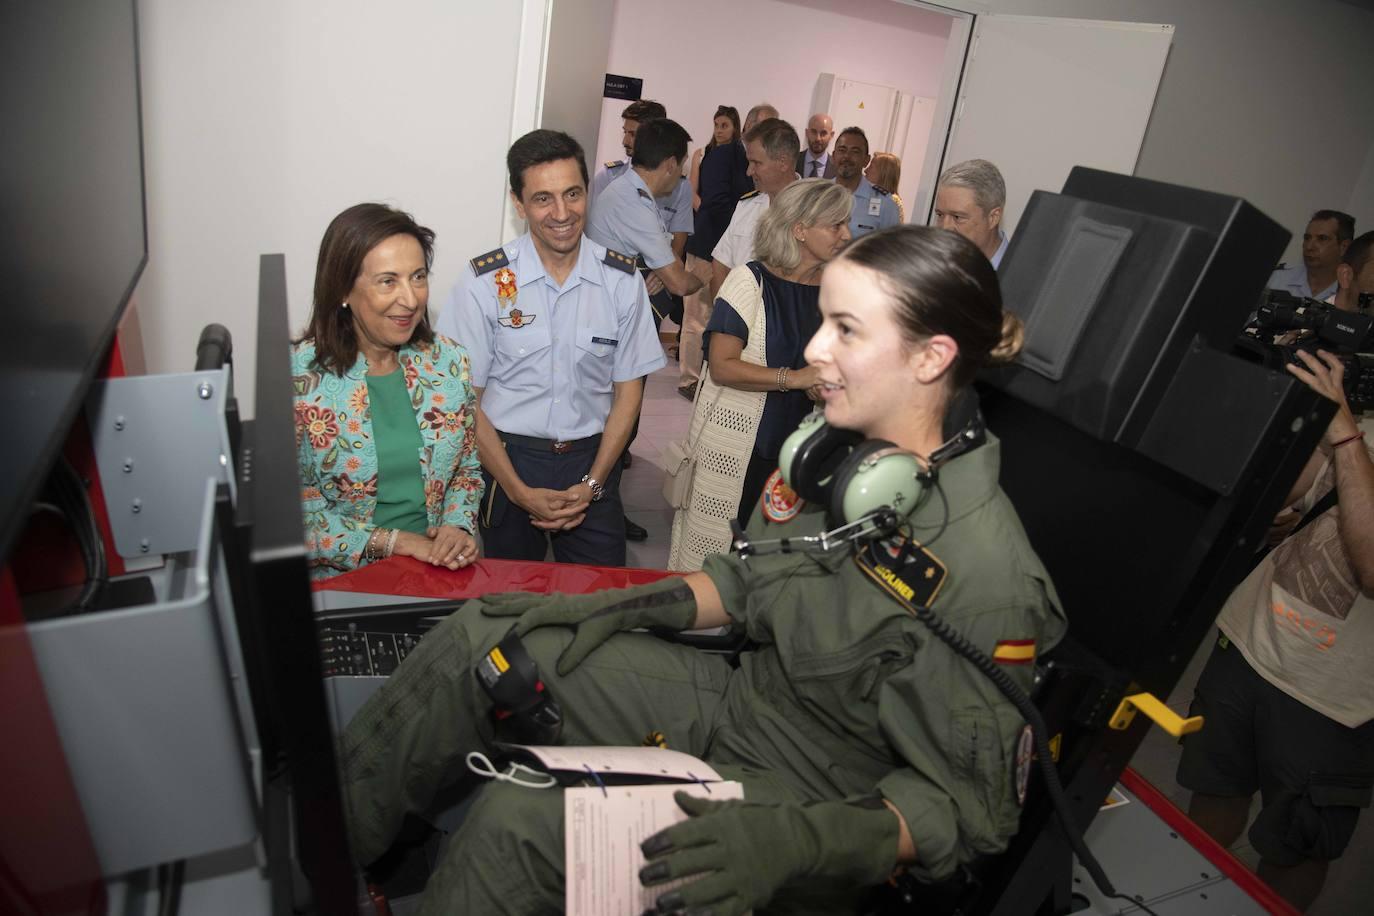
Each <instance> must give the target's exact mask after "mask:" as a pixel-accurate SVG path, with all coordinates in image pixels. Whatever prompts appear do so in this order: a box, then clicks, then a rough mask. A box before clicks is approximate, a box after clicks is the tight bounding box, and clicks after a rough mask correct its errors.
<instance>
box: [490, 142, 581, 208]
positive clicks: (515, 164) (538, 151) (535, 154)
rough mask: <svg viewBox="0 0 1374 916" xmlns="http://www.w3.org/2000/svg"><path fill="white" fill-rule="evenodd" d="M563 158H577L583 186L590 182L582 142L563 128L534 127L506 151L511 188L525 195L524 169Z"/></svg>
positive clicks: (522, 195) (518, 195)
mask: <svg viewBox="0 0 1374 916" xmlns="http://www.w3.org/2000/svg"><path fill="white" fill-rule="evenodd" d="M560 159H576V160H577V167H578V168H579V169H581V170H582V187H584V188H585V187H587V186H588V185H589V183H590V182H589V179H588V177H587V156H586V154H584V153H583V152H582V144H580V143H578V142H577V141H576V140H574V139H573V138H572V137H570V136H568V135H567V134H565V133H563V132H562V131H561V130H544V129H542V128H541V129H540V130H532V131H530V132H529V133H527V134H525V136H523V137H521V138H520V139H519V140H516V141H515V142H514V143H512V144H511V145H510V150H509V151H507V153H506V171H507V172H509V173H510V189H511V192H512V193H514V194H515V199H516V200H519V201H523V200H524V199H525V197H524V192H525V169H528V168H533V167H534V166H536V165H543V164H544V163H546V162H557V161H558V160H560Z"/></svg>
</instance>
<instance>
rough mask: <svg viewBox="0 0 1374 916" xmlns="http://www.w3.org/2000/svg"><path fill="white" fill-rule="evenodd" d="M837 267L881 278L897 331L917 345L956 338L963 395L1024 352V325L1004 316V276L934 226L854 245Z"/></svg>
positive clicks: (893, 231) (957, 380)
mask: <svg viewBox="0 0 1374 916" xmlns="http://www.w3.org/2000/svg"><path fill="white" fill-rule="evenodd" d="M835 260H836V261H848V262H849V263H851V264H858V265H860V266H861V267H867V268H868V269H869V270H872V271H874V272H875V273H877V274H879V275H880V277H881V278H882V279H881V281H880V282H881V283H882V284H883V287H884V288H885V289H886V291H887V292H888V293H889V294H890V295H891V296H892V298H893V300H894V301H895V302H896V304H897V324H898V325H899V326H900V327H901V328H902V331H903V333H904V335H905V336H906V337H907V339H908V340H910V341H911V342H913V343H917V342H920V341H922V340H925V339H926V338H929V337H932V336H934V335H936V334H947V335H949V336H950V337H952V338H954V342H955V343H957V344H958V345H959V356H958V358H957V359H956V360H955V362H954V367H953V370H952V374H951V381H952V382H953V384H954V387H956V388H959V387H962V386H964V385H967V384H968V383H969V382H971V381H973V376H974V374H975V373H976V372H977V371H978V370H979V369H981V368H983V367H985V366H1001V365H1006V364H1008V363H1010V362H1011V361H1012V360H1014V359H1015V358H1016V354H1017V353H1019V352H1021V341H1022V337H1023V331H1024V329H1023V327H1022V325H1021V319H1020V318H1018V317H1016V316H1015V315H1013V314H1012V313H1011V312H1007V311H1003V309H1002V292H1001V289H1000V287H999V286H998V285H997V272H996V271H995V270H993V269H992V264H991V263H990V262H989V261H988V259H987V256H986V255H984V254H983V252H981V251H979V250H978V246H976V245H974V244H973V243H972V242H970V241H969V240H968V239H966V238H964V237H963V236H962V235H959V234H957V233H954V232H950V231H949V230H948V229H936V228H934V227H933V226H909V225H908V226H894V227H892V228H890V229H883V230H881V231H879V232H874V233H871V234H870V235H865V236H863V237H862V238H859V239H857V240H855V241H854V243H853V244H851V245H850V246H849V247H847V248H845V249H844V251H842V252H841V253H840V254H839V256H838V257H836V258H835ZM832 263H833V262H832Z"/></svg>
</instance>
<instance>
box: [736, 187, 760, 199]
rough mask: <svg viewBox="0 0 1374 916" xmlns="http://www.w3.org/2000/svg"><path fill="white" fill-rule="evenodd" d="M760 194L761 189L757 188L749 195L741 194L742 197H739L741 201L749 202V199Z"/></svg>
mask: <svg viewBox="0 0 1374 916" xmlns="http://www.w3.org/2000/svg"><path fill="white" fill-rule="evenodd" d="M758 193H759V189H758V188H755V189H754V190H752V191H750V192H749V193H748V194H741V195H740V196H739V199H740V200H748V199H749V198H751V197H753V196H755V195H757V194H758Z"/></svg>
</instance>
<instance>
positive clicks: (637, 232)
mask: <svg viewBox="0 0 1374 916" xmlns="http://www.w3.org/2000/svg"><path fill="white" fill-rule="evenodd" d="M689 193H690V191H689ZM688 209H689V210H690V209H691V208H690V207H689V208H688ZM587 236H588V237H589V238H590V239H591V240H592V241H594V242H596V243H597V244H598V245H605V246H606V247H607V248H610V249H612V250H614V251H619V252H620V253H622V254H627V255H629V256H630V257H632V258H633V257H639V256H643V258H644V263H645V264H647V265H648V266H649V268H650V269H651V270H657V269H658V268H660V267H666V266H668V265H669V264H671V263H673V262H674V261H676V260H677V258H675V257H674V256H673V246H672V244H671V238H672V237H671V236H670V235H669V234H668V228H667V227H666V226H664V225H663V215H662V214H661V213H659V211H658V205H657V204H656V203H655V202H654V196H653V194H651V193H649V186H648V185H646V184H645V183H644V179H643V178H640V177H639V173H638V172H636V171H635V170H634V169H631V170H630V171H628V172H626V173H625V174H624V175H621V176H620V177H619V178H617V179H616V180H615V181H612V182H611V183H610V184H608V185H607V186H606V190H604V191H602V192H601V196H600V197H598V198H597V199H596V203H595V204H594V205H593V206H592V214H591V216H590V217H589V218H588V219H587Z"/></svg>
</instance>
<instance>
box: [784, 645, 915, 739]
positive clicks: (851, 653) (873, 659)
mask: <svg viewBox="0 0 1374 916" xmlns="http://www.w3.org/2000/svg"><path fill="white" fill-rule="evenodd" d="M912 653H913V650H912V648H911V647H910V646H909V645H908V644H907V643H906V642H905V641H903V640H902V639H900V638H897V639H893V638H889V637H884V638H881V639H874V640H868V641H865V642H863V643H860V644H859V645H857V646H852V647H850V648H848V649H846V650H842V651H839V652H829V653H824V654H817V655H811V656H807V657H798V658H796V659H795V662H794V664H793V666H792V682H793V685H794V687H795V689H796V692H797V694H798V695H799V696H800V697H801V698H802V699H803V700H804V701H805V702H806V704H807V705H808V706H809V707H811V708H813V709H821V710H824V711H825V716H826V718H827V720H829V722H830V723H831V724H832V725H833V726H834V727H836V732H837V733H838V734H842V735H853V736H857V737H859V738H860V739H862V740H863V742H864V743H865V744H866V745H868V754H867V756H869V757H871V758H875V759H876V758H882V759H883V760H886V761H890V759H891V750H890V748H889V746H888V743H887V740H886V739H885V737H884V736H883V732H882V728H881V726H880V724H879V720H878V697H879V695H880V693H881V688H882V685H883V683H884V682H885V681H886V680H887V679H888V678H889V677H890V676H891V675H892V674H893V673H894V672H897V671H900V670H901V669H903V668H905V667H906V666H907V665H908V664H910V663H911V657H912Z"/></svg>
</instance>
